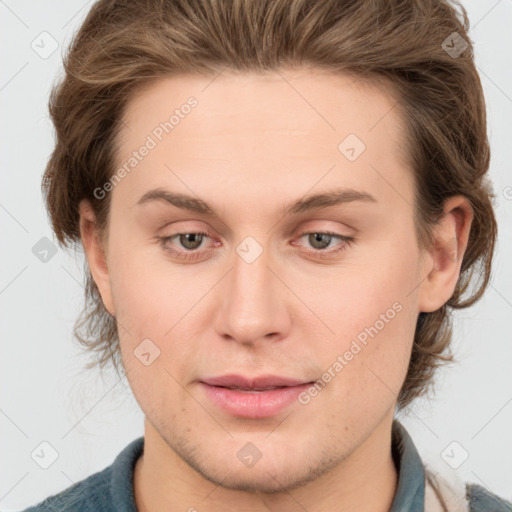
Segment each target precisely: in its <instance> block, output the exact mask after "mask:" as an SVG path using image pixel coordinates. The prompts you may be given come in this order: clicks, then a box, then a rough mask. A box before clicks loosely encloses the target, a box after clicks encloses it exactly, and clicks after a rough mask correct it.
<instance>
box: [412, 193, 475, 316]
mask: <svg viewBox="0 0 512 512" xmlns="http://www.w3.org/2000/svg"><path fill="white" fill-rule="evenodd" d="M472 220H473V210H472V208H471V205H470V204H469V202H468V201H467V199H466V198H464V197H462V196H455V197H451V198H449V199H448V200H447V201H446V202H445V205H444V216H443V217H442V219H441V220H440V221H439V223H438V224H437V225H436V227H435V229H434V239H435V244H434V247H433V248H432V250H431V253H430V258H425V261H426V262H427V263H426V265H425V267H424V268H423V275H424V276H425V275H426V278H424V280H423V282H422V283H421V286H420V297H419V311H420V312H425V313H427V312H432V311H436V310H438V309H439V308H440V307H442V306H443V305H444V304H445V303H446V302H447V301H448V300H449V299H450V297H451V296H452V295H453V292H454V290H455V286H456V285H457V281H458V279H459V275H460V269H461V265H462V259H463V257H464V253H465V251H466V247H467V244H468V240H469V233H470V229H471V222H472Z"/></svg>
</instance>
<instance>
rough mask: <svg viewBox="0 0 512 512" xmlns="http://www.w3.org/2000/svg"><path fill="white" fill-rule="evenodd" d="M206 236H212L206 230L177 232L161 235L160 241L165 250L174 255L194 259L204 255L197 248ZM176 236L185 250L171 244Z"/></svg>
mask: <svg viewBox="0 0 512 512" xmlns="http://www.w3.org/2000/svg"><path fill="white" fill-rule="evenodd" d="M204 237H207V238H210V235H209V234H208V233H205V232H204V231H199V232H193V233H176V234H174V235H171V236H165V237H159V242H160V245H161V246H162V248H163V249H164V251H166V252H169V253H171V254H172V256H174V257H176V258H179V259H184V260H194V259H197V258H199V257H202V256H203V255H202V254H201V252H199V251H198V250H197V249H198V248H200V247H201V244H202V242H203V240H204ZM174 238H177V241H178V243H179V244H180V245H181V247H183V248H184V249H185V251H181V250H176V249H174V248H173V247H172V245H170V244H169V242H171V240H173V239H174ZM210 250H211V249H210ZM203 252H204V251H203Z"/></svg>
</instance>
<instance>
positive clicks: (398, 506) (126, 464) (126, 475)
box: [110, 420, 425, 512]
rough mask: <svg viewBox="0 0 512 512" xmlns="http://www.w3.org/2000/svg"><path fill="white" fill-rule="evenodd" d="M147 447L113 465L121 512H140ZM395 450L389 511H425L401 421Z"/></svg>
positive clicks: (418, 467) (421, 475)
mask: <svg viewBox="0 0 512 512" xmlns="http://www.w3.org/2000/svg"><path fill="white" fill-rule="evenodd" d="M143 450H144V437H139V438H138V439H135V440H134V441H132V442H131V443H130V444H129V445H128V446H127V447H126V448H124V450H123V451H122V452H121V453H120V454H119V455H118V456H117V457H116V459H115V461H114V463H113V464H112V473H111V480H110V493H111V497H112V503H113V504H115V507H116V510H117V512H137V508H136V506H135V498H134V491H133V472H134V469H135V464H136V462H137V459H138V458H139V457H140V456H141V455H142V453H143ZM391 452H392V455H393V460H394V462H395V466H396V468H397V472H398V485H397V489H396V493H395V497H394V499H393V503H392V505H391V509H390V511H389V512H423V510H424V500H425V470H424V467H423V463H422V461H421V458H420V456H419V453H418V451H417V449H416V447H415V446H414V443H413V441H412V439H411V437H410V436H409V434H408V433H407V431H406V430H405V428H404V427H403V426H402V425H401V424H400V423H399V422H398V421H397V420H394V421H393V425H392V430H391Z"/></svg>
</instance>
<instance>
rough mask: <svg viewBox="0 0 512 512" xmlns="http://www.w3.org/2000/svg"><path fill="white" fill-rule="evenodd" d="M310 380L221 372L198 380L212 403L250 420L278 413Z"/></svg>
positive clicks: (231, 413) (304, 388)
mask: <svg viewBox="0 0 512 512" xmlns="http://www.w3.org/2000/svg"><path fill="white" fill-rule="evenodd" d="M312 383H313V382H312V381H305V380H297V379H290V378H287V377H279V376H275V375H266V376H259V377H254V378H247V377H244V376H242V375H223V376H220V377H212V378H207V379H203V380H201V381H200V382H199V384H200V386H201V387H202V388H203V390H204V392H205V394H206V396H207V398H208V399H209V401H210V402H211V403H212V404H213V405H215V406H216V407H218V408H220V409H221V410H222V411H224V412H225V413H228V414H229V415H231V416H236V417H240V418H252V419H256V418H268V417H271V416H275V415H277V414H278V413H280V412H282V411H283V410H284V409H286V408H288V407H289V406H290V405H291V404H292V403H293V402H294V401H296V400H297V397H298V396H299V394H300V393H302V392H303V391H305V390H306V389H307V388H308V387H309V386H311V385H312Z"/></svg>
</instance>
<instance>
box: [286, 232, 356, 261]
mask: <svg viewBox="0 0 512 512" xmlns="http://www.w3.org/2000/svg"><path fill="white" fill-rule="evenodd" d="M306 236H307V241H308V243H309V244H311V246H312V247H313V248H314V249H315V250H314V251H305V252H306V253H307V254H309V255H311V256H313V257H319V258H330V257H332V256H333V255H334V254H338V253H339V252H341V251H343V250H344V249H346V248H347V247H350V244H351V243H352V242H353V241H354V237H351V236H346V235H340V234H339V233H334V232H332V231H318V232H305V233H302V234H301V235H299V239H301V238H303V237H306ZM333 240H339V241H341V242H343V243H340V244H339V245H338V246H335V248H334V249H330V250H327V251H326V250H325V248H326V247H329V246H330V245H331V242H332V241H333ZM292 245H297V243H295V242H294V243H292Z"/></svg>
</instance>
